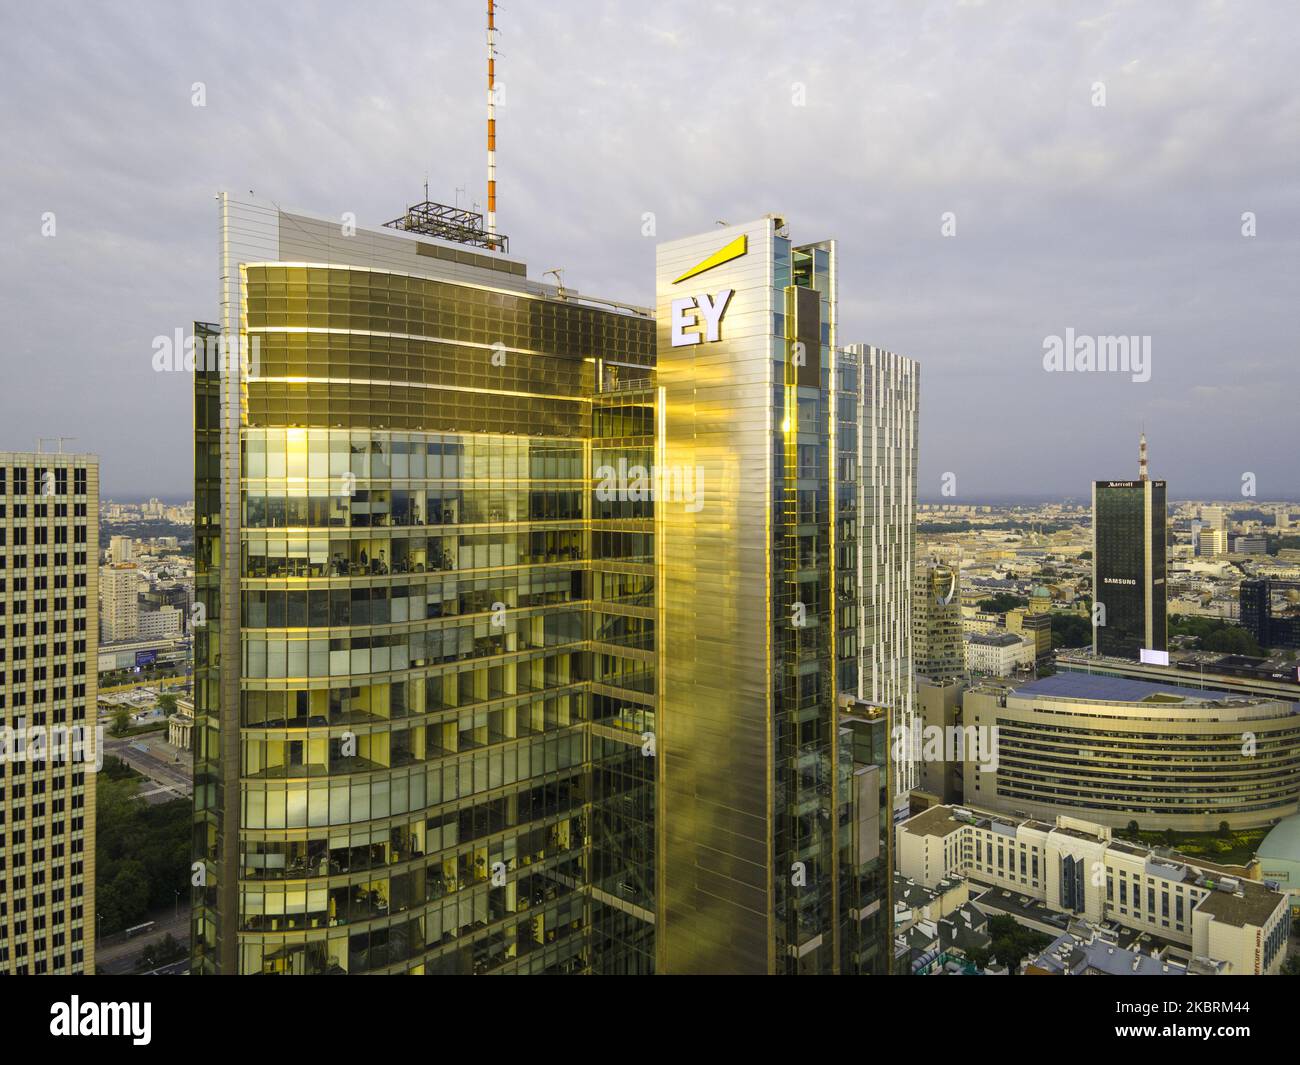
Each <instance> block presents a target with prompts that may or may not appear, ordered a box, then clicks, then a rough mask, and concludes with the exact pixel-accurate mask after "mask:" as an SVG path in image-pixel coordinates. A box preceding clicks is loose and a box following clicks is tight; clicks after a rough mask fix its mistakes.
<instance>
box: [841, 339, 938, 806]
mask: <svg viewBox="0 0 1300 1065" xmlns="http://www.w3.org/2000/svg"><path fill="white" fill-rule="evenodd" d="M846 352H847V356H848V357H847V358H846V360H845V361H846V364H847V365H846V371H845V375H846V377H847V376H848V374H849V373H850V372H851V370H852V367H853V364H854V362H856V364H857V372H858V378H857V381H856V382H850V381H848V380H845V381H844V382H843V386H842V391H855V392H856V403H855V404H854V411H853V413H854V415H855V417H853V418H852V419H850V420H848V422H847V426H846V425H845V423H846V419H844V418H843V416H841V418H840V424H841V426H844V427H846V428H847V429H848V430H849V431H850V432H854V433H856V441H855V443H856V451H857V461H858V468H859V471H860V474H859V476H858V478H857V482H858V483H857V501H856V508H855V509H856V519H857V521H856V525H857V539H856V543H854V544H853V545H852V547H851V550H853V551H854V552H855V554H856V559H855V562H856V570H857V600H858V603H859V604H860V606H859V608H858V617H857V630H858V632H857V649H856V650H857V654H856V658H857V662H856V668H857V695H858V698H860V699H862V700H864V701H866V702H870V703H875V704H876V705H879V706H886V707H888V708H889V709H890V711H891V713H892V724H893V726H894V727H895V728H903V729H906V730H907V731H906V732H905V733H903V734H904V735H909V736H910V735H911V734H912V722H913V718H914V717H915V716H916V711H915V694H914V682H913V672H912V567H913V562H914V556H915V550H916V457H917V412H918V410H919V403H920V380H921V369H920V366H919V365H918V364H917V362H916V361H915V360H914V359H909V358H906V357H905V356H902V355H895V354H894V353H893V352H889V351H883V350H882V349H880V348H875V347H871V346H869V345H866V344H850V345H849V346H848V348H847V349H846ZM850 385H853V386H854V387H853V388H850ZM844 450H845V449H844V447H843V446H842V447H841V451H844ZM841 592H843V589H841ZM841 668H843V666H841ZM841 690H842V691H843V690H852V689H851V687H848V686H846V685H844V684H843V683H841ZM916 785H917V772H916V762H915V760H914V759H912V758H900V759H898V760H896V764H895V773H894V790H895V795H896V798H898V799H902V798H903V797H905V796H906V794H907V792H909V791H910V790H911V789H912V788H914V787H916Z"/></svg>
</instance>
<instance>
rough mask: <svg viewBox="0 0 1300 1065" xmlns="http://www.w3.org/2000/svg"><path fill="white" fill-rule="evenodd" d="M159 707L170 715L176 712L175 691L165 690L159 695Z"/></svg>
mask: <svg viewBox="0 0 1300 1065" xmlns="http://www.w3.org/2000/svg"><path fill="white" fill-rule="evenodd" d="M158 709H159V710H161V711H162V712H163V713H164V714H166V715H167V716H168V717H171V716H172V714H174V713H176V694H175V693H174V692H163V693H162V694H161V695H159V696H158Z"/></svg>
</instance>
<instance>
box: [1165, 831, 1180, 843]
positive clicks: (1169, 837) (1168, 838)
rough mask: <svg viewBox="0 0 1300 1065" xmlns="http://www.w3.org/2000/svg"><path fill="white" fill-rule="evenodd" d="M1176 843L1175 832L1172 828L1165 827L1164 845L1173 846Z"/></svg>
mask: <svg viewBox="0 0 1300 1065" xmlns="http://www.w3.org/2000/svg"><path fill="white" fill-rule="evenodd" d="M1177 843H1178V835H1177V833H1175V832H1174V830H1173V829H1172V828H1166V829H1165V845H1166V846H1168V847H1173V846H1175V845H1177Z"/></svg>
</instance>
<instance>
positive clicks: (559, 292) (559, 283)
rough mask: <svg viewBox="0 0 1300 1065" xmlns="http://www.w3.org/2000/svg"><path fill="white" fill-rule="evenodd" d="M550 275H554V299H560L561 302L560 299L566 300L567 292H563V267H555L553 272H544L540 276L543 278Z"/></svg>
mask: <svg viewBox="0 0 1300 1065" xmlns="http://www.w3.org/2000/svg"><path fill="white" fill-rule="evenodd" d="M551 274H554V275H555V297H556V299H561V300H562V299H567V298H568V292H566V291H565V288H564V267H562V266H557V267H556V268H555V269H554V270H547V271H545V272H544V273H543V274H542V276H543V277H550V275H551Z"/></svg>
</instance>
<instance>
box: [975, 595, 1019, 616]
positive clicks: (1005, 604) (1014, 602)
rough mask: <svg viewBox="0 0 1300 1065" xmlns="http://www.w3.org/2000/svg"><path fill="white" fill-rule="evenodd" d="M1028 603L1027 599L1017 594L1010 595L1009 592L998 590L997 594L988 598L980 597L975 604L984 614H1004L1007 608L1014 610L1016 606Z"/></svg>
mask: <svg viewBox="0 0 1300 1065" xmlns="http://www.w3.org/2000/svg"><path fill="white" fill-rule="evenodd" d="M1028 605H1029V600H1028V599H1022V598H1021V597H1020V596H1018V595H1011V594H1010V593H1009V592H998V594H997V595H994V596H991V597H989V598H988V599H981V600H980V601H979V603H978V604H977V606H978V607H979V609H980V610H982V611H983V612H984V613H985V614H1005V613H1006V612H1007V611H1008V610H1015V609H1016V608H1017V607H1021V606H1028Z"/></svg>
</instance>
